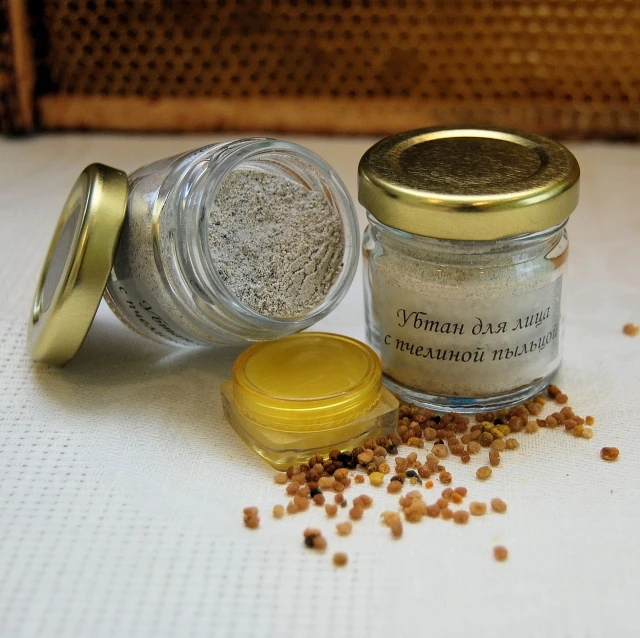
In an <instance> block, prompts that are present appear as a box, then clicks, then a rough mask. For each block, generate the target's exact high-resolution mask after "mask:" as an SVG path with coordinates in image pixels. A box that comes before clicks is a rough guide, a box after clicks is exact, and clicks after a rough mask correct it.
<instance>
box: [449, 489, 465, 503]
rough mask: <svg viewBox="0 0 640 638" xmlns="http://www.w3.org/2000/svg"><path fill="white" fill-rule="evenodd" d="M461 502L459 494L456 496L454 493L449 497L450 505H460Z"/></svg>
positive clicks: (456, 493)
mask: <svg viewBox="0 0 640 638" xmlns="http://www.w3.org/2000/svg"><path fill="white" fill-rule="evenodd" d="M462 501H463V498H462V496H460V494H458V492H454V493H453V494H452V495H451V502H452V503H455V504H456V505H460V503H462Z"/></svg>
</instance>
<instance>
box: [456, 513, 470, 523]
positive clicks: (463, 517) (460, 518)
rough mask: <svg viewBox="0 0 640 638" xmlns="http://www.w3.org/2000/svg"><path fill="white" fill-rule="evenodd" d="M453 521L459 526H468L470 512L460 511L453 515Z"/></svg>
mask: <svg viewBox="0 0 640 638" xmlns="http://www.w3.org/2000/svg"><path fill="white" fill-rule="evenodd" d="M453 520H454V522H456V523H458V525H466V523H467V522H468V521H469V512H467V511H465V510H458V511H457V512H454V513H453Z"/></svg>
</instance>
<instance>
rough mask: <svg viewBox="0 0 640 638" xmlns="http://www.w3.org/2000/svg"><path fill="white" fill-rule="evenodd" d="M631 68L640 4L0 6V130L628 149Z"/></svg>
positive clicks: (634, 73) (292, 0)
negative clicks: (598, 143)
mask: <svg viewBox="0 0 640 638" xmlns="http://www.w3.org/2000/svg"><path fill="white" fill-rule="evenodd" d="M3 14H4V19H3V18H2V16H3ZM639 60H640V2H638V1H637V0H523V1H516V0H493V1H488V0H431V1H427V0H413V1H412V0H404V1H403V0H377V1H376V0H359V1H358V0H73V1H69V0H40V1H39V2H27V0H0V128H3V129H4V130H33V129H44V130H48V129H77V128H81V129H111V130H142V131H210V130H216V129H235V130H280V131H303V132H328V133H376V134H380V133H389V132H395V131H399V130H406V129H409V128H415V127H419V126H428V125H433V124H441V123H452V122H456V123H483V124H500V125H506V126H515V127H520V128H525V129H529V130H532V131H537V132H541V133H546V134H551V135H556V136H563V137H605V138H617V137H625V138H637V137H638V135H639V134H640V64H639V63H638V62H639Z"/></svg>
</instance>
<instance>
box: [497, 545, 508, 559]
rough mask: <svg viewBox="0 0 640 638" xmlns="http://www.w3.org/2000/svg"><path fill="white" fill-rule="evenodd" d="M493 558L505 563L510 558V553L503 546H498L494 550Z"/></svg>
mask: <svg viewBox="0 0 640 638" xmlns="http://www.w3.org/2000/svg"><path fill="white" fill-rule="evenodd" d="M493 557H494V558H495V559H496V560H497V561H499V562H503V561H505V560H507V558H509V552H508V550H507V548H506V547H504V546H503V545H497V546H496V547H494V548H493Z"/></svg>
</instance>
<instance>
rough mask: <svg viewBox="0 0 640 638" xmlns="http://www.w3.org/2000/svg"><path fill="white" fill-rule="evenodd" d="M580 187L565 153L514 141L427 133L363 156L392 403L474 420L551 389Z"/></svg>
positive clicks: (492, 135)
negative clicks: (396, 398) (397, 400)
mask: <svg viewBox="0 0 640 638" xmlns="http://www.w3.org/2000/svg"><path fill="white" fill-rule="evenodd" d="M579 176H580V170H579V167H578V163H577V161H576V159H575V157H574V156H573V155H572V153H571V152H570V151H569V150H568V149H567V148H565V147H564V146H563V145H561V144H558V143H556V142H554V141H552V140H549V139H546V138H543V137H540V136H537V135H532V134H529V133H524V132H520V131H516V130H508V129H499V128H474V127H455V128H452V127H442V128H430V129H422V130H417V131H411V132H408V133H403V134H400V135H395V136H392V137H389V138H386V139H384V140H382V141H380V142H379V143H377V144H376V145H374V146H373V147H372V148H371V149H369V150H368V151H367V153H366V154H365V155H364V156H363V158H362V160H361V162H360V166H359V199H360V202H361V203H362V204H363V205H364V207H365V208H366V209H367V217H368V221H369V225H368V227H367V229H366V231H365V235H364V243H363V250H364V256H365V271H364V272H365V304H366V325H367V337H368V340H369V342H370V343H371V345H372V346H373V347H374V349H375V350H376V351H377V352H378V353H379V354H380V356H381V359H382V365H383V372H384V375H385V383H386V385H387V386H388V387H389V388H390V389H391V390H392V391H394V392H396V393H398V394H399V395H400V396H401V397H402V398H403V399H405V400H407V401H411V402H413V403H416V404H418V405H421V406H425V407H430V408H436V409H454V410H456V411H460V412H465V411H468V412H471V411H475V412H479V411H482V410H493V409H497V408H503V407H508V406H510V405H514V404H516V403H519V402H521V401H523V400H525V399H527V398H529V397H531V396H533V395H535V394H537V393H539V392H541V391H542V390H543V389H544V388H545V387H546V386H547V385H548V384H549V382H550V380H551V379H552V378H553V376H554V375H555V374H556V372H557V371H558V368H559V366H560V363H561V359H562V336H563V323H562V288H563V276H564V274H565V270H566V260H567V256H568V239H567V232H566V229H565V226H566V223H567V221H568V218H569V215H570V214H571V213H572V212H573V210H574V209H575V207H576V205H577V202H578V187H579Z"/></svg>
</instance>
